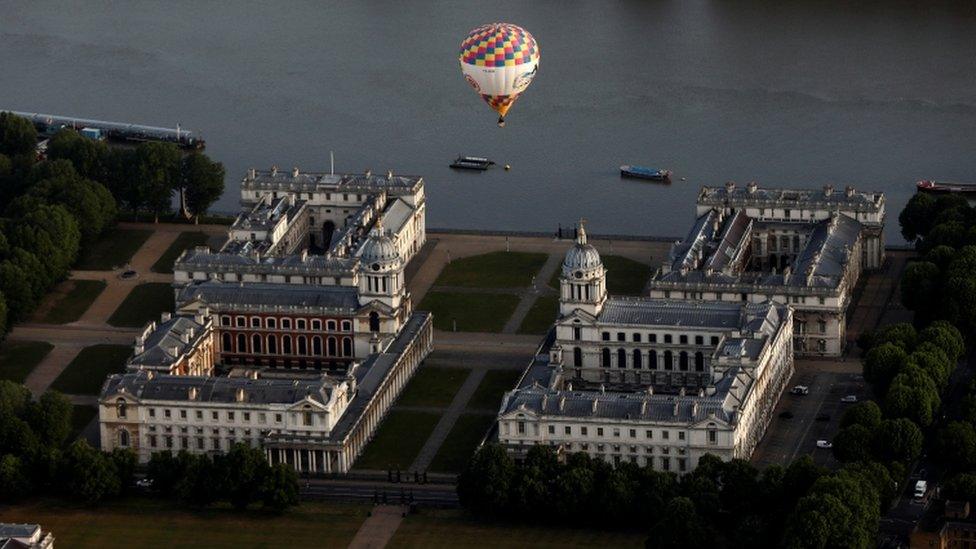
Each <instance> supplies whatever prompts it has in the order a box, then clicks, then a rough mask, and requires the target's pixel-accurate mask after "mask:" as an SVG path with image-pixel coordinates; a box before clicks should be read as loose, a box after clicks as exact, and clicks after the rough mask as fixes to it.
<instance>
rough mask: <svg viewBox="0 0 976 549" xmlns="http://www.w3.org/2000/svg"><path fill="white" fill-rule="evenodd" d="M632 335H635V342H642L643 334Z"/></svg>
mask: <svg viewBox="0 0 976 549" xmlns="http://www.w3.org/2000/svg"><path fill="white" fill-rule="evenodd" d="M631 337H633V338H634V342H635V343H640V342H641V335H640V334H634V335H633V336H631Z"/></svg>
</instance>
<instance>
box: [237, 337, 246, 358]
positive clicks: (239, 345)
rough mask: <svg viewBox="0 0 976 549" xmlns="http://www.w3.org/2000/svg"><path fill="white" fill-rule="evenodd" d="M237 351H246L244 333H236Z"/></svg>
mask: <svg viewBox="0 0 976 549" xmlns="http://www.w3.org/2000/svg"><path fill="white" fill-rule="evenodd" d="M237 352H238V353H246V352H247V337H246V336H245V335H244V334H237Z"/></svg>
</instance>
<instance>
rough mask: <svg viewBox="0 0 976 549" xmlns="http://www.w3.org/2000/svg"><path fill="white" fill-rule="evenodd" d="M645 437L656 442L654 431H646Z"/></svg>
mask: <svg viewBox="0 0 976 549" xmlns="http://www.w3.org/2000/svg"><path fill="white" fill-rule="evenodd" d="M644 437H645V438H647V439H648V440H654V431H652V430H650V429H648V430H646V431H644Z"/></svg>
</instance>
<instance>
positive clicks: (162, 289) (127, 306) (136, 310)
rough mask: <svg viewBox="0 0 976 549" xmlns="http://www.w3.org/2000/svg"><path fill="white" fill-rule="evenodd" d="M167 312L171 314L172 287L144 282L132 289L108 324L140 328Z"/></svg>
mask: <svg viewBox="0 0 976 549" xmlns="http://www.w3.org/2000/svg"><path fill="white" fill-rule="evenodd" d="M167 311H168V312H173V287H172V286H170V285H169V284H168V283H166V282H145V283H142V284H139V285H138V286H136V287H135V288H132V291H131V292H129V295H127V296H126V297H125V300H124V301H122V303H121V304H120V305H119V308H118V309H115V312H114V313H112V316H111V317H109V319H108V323H109V324H111V325H112V326H117V327H120V328H142V327H143V326H145V325H146V324H148V323H149V322H150V321H152V320H159V314H160V313H163V312H167Z"/></svg>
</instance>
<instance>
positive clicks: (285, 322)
mask: <svg viewBox="0 0 976 549" xmlns="http://www.w3.org/2000/svg"><path fill="white" fill-rule="evenodd" d="M281 327H282V329H284V330H290V329H291V319H290V318H282V319H281Z"/></svg>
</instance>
